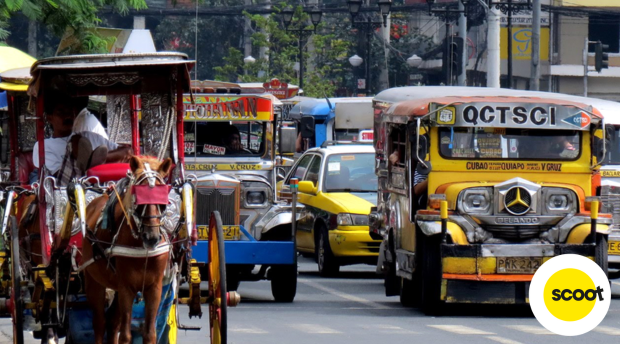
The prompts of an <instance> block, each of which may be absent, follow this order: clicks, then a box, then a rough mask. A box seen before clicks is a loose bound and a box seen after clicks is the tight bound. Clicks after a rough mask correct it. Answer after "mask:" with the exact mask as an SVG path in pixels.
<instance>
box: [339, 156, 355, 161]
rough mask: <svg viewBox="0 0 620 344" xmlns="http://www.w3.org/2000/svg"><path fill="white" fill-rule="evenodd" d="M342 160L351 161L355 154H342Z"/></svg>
mask: <svg viewBox="0 0 620 344" xmlns="http://www.w3.org/2000/svg"><path fill="white" fill-rule="evenodd" d="M340 160H342V161H352V160H355V155H343V156H341V157H340Z"/></svg>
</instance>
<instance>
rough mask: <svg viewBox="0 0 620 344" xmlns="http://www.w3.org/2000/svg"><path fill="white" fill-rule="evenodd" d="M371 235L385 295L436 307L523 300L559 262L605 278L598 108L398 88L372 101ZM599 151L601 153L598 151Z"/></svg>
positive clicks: (497, 92)
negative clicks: (577, 258)
mask: <svg viewBox="0 0 620 344" xmlns="http://www.w3.org/2000/svg"><path fill="white" fill-rule="evenodd" d="M373 105H374V108H375V123H374V130H375V132H374V143H375V149H376V173H377V176H378V178H379V195H378V202H377V208H376V209H374V211H373V212H371V215H370V224H371V226H370V227H371V229H370V231H371V235H373V236H375V237H380V238H382V239H383V242H382V244H381V249H380V253H379V261H378V266H377V269H378V271H380V272H382V273H383V274H384V276H385V279H386V280H385V282H386V283H385V286H386V294H387V295H398V294H400V297H401V302H402V303H403V304H404V305H415V304H416V303H421V305H422V308H423V309H424V311H425V312H426V313H436V312H438V311H439V310H440V309H441V307H442V305H443V304H444V303H496V304H518V303H527V302H528V289H529V283H530V281H531V279H532V276H533V274H534V272H535V271H536V270H537V268H538V267H540V265H542V264H543V263H544V262H545V261H547V260H549V259H550V258H552V257H554V256H557V255H560V254H567V253H572V254H579V255H583V256H586V257H590V258H591V259H593V260H595V261H596V262H597V263H598V264H599V265H600V266H601V267H602V268H603V269H605V270H606V269H607V235H608V230H609V228H608V227H609V224H611V216H609V215H606V214H600V215H599V214H598V209H599V203H598V199H596V198H593V197H592V196H595V193H596V186H593V178H592V177H593V171H595V170H596V168H597V158H596V156H598V157H599V160H600V157H602V155H603V154H604V149H605V148H604V145H601V144H599V141H600V140H601V138H599V137H596V136H595V135H594V132H595V131H597V130H598V133H599V136H600V134H601V133H602V134H604V131H602V130H599V129H600V128H602V127H603V125H604V123H603V119H602V117H601V116H600V113H599V112H598V110H597V109H596V108H595V107H593V106H591V105H588V104H585V103H581V102H576V101H574V100H565V99H558V98H557V97H554V96H553V95H552V94H547V93H544V92H528V91H515V90H505V89H488V88H470V87H467V88H464V87H405V88H397V89H389V90H386V91H384V92H381V93H379V94H378V95H377V96H376V97H375V98H374V101H373ZM601 150H602V151H601Z"/></svg>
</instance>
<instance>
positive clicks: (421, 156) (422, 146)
mask: <svg viewBox="0 0 620 344" xmlns="http://www.w3.org/2000/svg"><path fill="white" fill-rule="evenodd" d="M416 140H417V139H416ZM414 148H416V147H415V142H414ZM428 150H429V142H428V136H426V135H420V138H419V145H418V147H417V149H415V150H414V152H417V158H416V160H417V163H418V164H417V166H416V170H417V171H418V173H420V174H428V173H429V172H430V171H431V169H432V167H431V162H430V161H428V160H426V156H427V155H428ZM414 154H416V153H414ZM414 158H415V157H414Z"/></svg>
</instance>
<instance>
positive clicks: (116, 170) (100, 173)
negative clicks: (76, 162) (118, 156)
mask: <svg viewBox="0 0 620 344" xmlns="http://www.w3.org/2000/svg"><path fill="white" fill-rule="evenodd" d="M129 170H130V167H129V164H128V163H111V164H103V165H98V166H95V167H92V168H90V169H89V170H88V171H86V176H88V177H97V178H99V182H100V183H107V182H110V181H113V182H115V181H119V180H121V179H123V178H125V177H126V176H127V171H129Z"/></svg>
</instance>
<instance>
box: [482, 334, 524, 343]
mask: <svg viewBox="0 0 620 344" xmlns="http://www.w3.org/2000/svg"><path fill="white" fill-rule="evenodd" d="M486 338H487V339H490V340H494V341H496V342H498V343H502V344H523V343H521V342H517V341H516V340H512V339H508V338H504V337H497V336H488V337H486Z"/></svg>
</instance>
